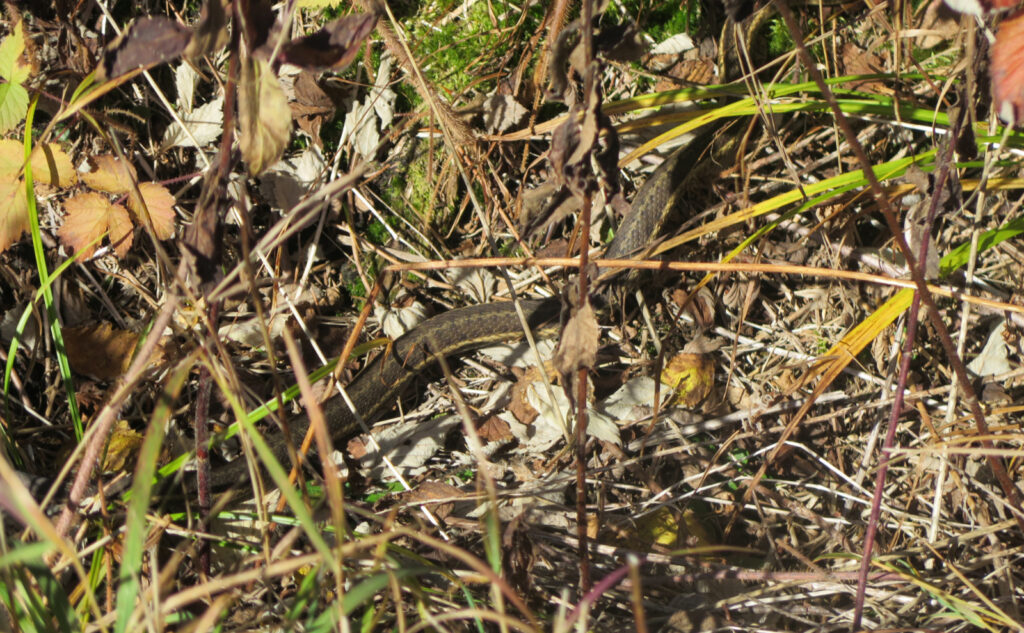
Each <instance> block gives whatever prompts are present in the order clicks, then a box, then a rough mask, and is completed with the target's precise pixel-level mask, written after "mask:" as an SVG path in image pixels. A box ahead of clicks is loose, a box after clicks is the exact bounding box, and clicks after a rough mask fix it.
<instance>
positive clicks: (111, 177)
mask: <svg viewBox="0 0 1024 633" xmlns="http://www.w3.org/2000/svg"><path fill="white" fill-rule="evenodd" d="M89 162H90V164H91V165H92V167H93V169H92V171H90V172H88V173H85V174H82V182H84V183H85V184H87V185H89V186H90V187H92V188H93V189H98V190H100V191H106V192H107V193H113V194H116V195H121V194H125V193H128V192H129V191H131V190H132V183H133V182H136V181H137V180H138V177H137V175H136V172H135V167H133V166H132V165H130V164H129V163H128V162H126V161H123V160H121V159H119V158H117V157H116V156H114V155H113V154H101V155H99V156H94V157H93V158H92V160H90V161H89Z"/></svg>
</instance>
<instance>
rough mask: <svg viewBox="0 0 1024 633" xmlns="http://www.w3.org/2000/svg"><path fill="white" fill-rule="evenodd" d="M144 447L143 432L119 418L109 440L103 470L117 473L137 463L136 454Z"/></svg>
mask: <svg viewBox="0 0 1024 633" xmlns="http://www.w3.org/2000/svg"><path fill="white" fill-rule="evenodd" d="M141 447H142V434H141V433H139V432H138V431H135V430H133V429H132V427H130V426H129V425H128V422H127V421H126V420H118V421H117V423H116V424H115V425H114V430H113V432H112V433H111V434H110V440H109V441H108V442H107V454H106V457H105V458H104V460H103V471H104V472H108V473H116V472H119V471H122V470H124V469H125V467H126V466H129V465H132V464H134V463H135V456H136V455H137V454H138V452H139V448H141Z"/></svg>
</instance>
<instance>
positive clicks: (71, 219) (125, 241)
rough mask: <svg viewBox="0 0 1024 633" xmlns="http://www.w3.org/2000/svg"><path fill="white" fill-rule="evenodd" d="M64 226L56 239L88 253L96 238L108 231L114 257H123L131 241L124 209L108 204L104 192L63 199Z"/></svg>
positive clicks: (93, 247)
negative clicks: (115, 255)
mask: <svg viewBox="0 0 1024 633" xmlns="http://www.w3.org/2000/svg"><path fill="white" fill-rule="evenodd" d="M64 211H65V213H66V214H67V215H66V216H65V218H64V226H62V227H60V230H58V231H57V235H58V236H59V237H60V241H61V242H62V243H64V244H65V245H66V246H68V247H70V248H72V249H74V250H75V251H84V256H85V257H89V256H90V255H92V254H93V253H94V252H95V251H96V245H97V243H98V242H97V240H98V239H99V238H100V237H102V236H103V235H104V234H107V235H108V239H109V240H110V244H111V245H112V246H113V247H114V252H115V253H117V256H118V257H124V255H125V254H126V253H127V252H128V248H129V247H130V246H131V245H132V221H131V218H130V217H129V216H128V211H127V210H126V209H125V208H124V207H122V206H121V205H118V204H111V202H110V200H108V199H107V197H106V196H104V195H102V194H98V193H83V194H80V195H77V196H75V197H73V198H70V199H69V200H68V201H67V202H65V203H64Z"/></svg>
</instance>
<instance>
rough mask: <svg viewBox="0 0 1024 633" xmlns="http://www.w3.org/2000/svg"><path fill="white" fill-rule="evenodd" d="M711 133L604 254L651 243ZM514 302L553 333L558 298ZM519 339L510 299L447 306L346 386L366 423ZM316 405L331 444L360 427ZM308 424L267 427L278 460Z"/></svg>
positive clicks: (215, 485) (220, 477)
mask: <svg viewBox="0 0 1024 633" xmlns="http://www.w3.org/2000/svg"><path fill="white" fill-rule="evenodd" d="M715 132H716V129H715V126H710V127H709V128H708V129H705V130H704V131H702V132H699V133H698V135H697V137H696V139H695V140H693V141H691V142H690V143H688V144H686V145H685V146H684V147H683V148H681V149H680V150H677V151H676V152H674V153H673V154H672V155H671V156H669V157H668V158H667V159H666V160H665V161H664V162H663V163H662V164H661V165H660V166H659V167H658V168H657V169H656V170H655V171H654V172H653V173H652V174H651V176H650V177H648V179H647V180H646V181H645V182H644V184H643V186H641V188H640V189H639V190H638V191H637V194H636V196H635V198H634V202H633V209H632V213H631V214H630V215H628V216H627V217H626V219H625V220H624V221H623V223H622V225H621V226H620V228H619V231H618V232H617V233H616V236H615V239H614V240H613V241H612V244H611V245H610V246H609V248H608V250H607V253H606V256H607V257H609V258H626V257H636V256H638V255H641V254H642V252H643V250H644V249H645V248H646V247H647V246H649V245H650V243H651V240H652V238H653V237H654V236H655V235H656V234H657V233H659V232H660V231H661V229H662V227H663V226H664V224H665V222H666V220H667V219H668V218H669V217H671V215H672V214H673V212H674V210H675V209H676V208H677V207H678V206H679V205H680V204H681V202H682V201H683V199H684V197H685V192H686V191H687V190H688V188H689V187H688V185H689V183H690V182H691V180H692V174H693V173H695V172H694V170H693V168H694V166H695V164H696V163H697V162H698V161H699V160H700V158H701V156H702V154H703V153H704V152H705V150H706V149H707V148H708V147H710V145H711V141H712V139H713V135H714V133H715ZM598 263H600V262H598ZM519 305H520V306H521V307H522V310H523V313H524V315H525V317H526V322H527V324H528V325H529V327H530V328H531V330H533V332H534V334H535V335H536V336H538V337H542V336H550V335H553V334H555V333H557V327H556V326H557V325H558V316H559V313H560V310H561V306H560V301H559V300H558V299H557V298H553V299H542V300H521V301H519ZM522 337H523V327H522V322H521V321H520V319H519V316H518V315H517V314H516V311H515V307H514V305H513V304H512V302H502V303H491V304H483V305H477V306H470V307H467V308H459V309H455V310H449V311H447V312H444V313H442V314H439V315H437V316H435V317H433V318H430V319H427V320H426V321H424V322H423V323H421V324H419V325H418V326H416V327H415V328H413V329H412V330H410V331H409V332H407V333H406V334H404V335H402V336H400V337H399V338H397V339H395V340H394V341H393V343H392V344H391V345H390V346H389V349H388V350H386V351H385V352H383V353H381V354H379V355H378V356H377V357H376V358H374V359H373V360H372V361H370V363H369V364H367V365H366V367H364V368H363V370H362V371H360V372H359V374H357V375H356V377H355V378H354V379H353V380H352V382H351V383H349V385H348V387H347V388H346V391H347V393H348V395H349V398H350V399H351V400H352V403H353V405H354V406H355V408H356V410H358V411H359V413H360V416H361V417H362V418H363V419H364V420H367V421H370V420H373V419H374V418H376V417H377V416H379V415H380V414H382V413H384V412H385V411H386V410H388V409H390V408H392V407H393V406H394V403H395V401H396V399H397V398H398V397H400V396H401V393H402V391H403V390H404V389H405V387H406V386H407V385H408V384H409V382H410V381H411V380H412V379H413V378H414V377H416V376H418V375H420V374H421V373H422V372H423V371H424V370H426V369H428V368H429V367H430V366H431V365H432V364H434V363H435V362H437V359H438V358H440V357H448V356H453V355H456V354H461V353H464V352H467V351H470V350H473V349H478V348H480V347H484V346H486V345H489V344H493V343H496V342H502V341H512V340H516V339H521V338H522ZM322 409H323V414H324V418H325V420H326V423H327V428H328V431H329V433H330V436H331V440H332V441H333V442H334V443H335V444H336V445H337V444H339V443H341V442H344V441H346V440H348V439H350V438H351V437H353V436H355V435H357V434H358V433H359V432H360V431H361V427H360V425H359V423H358V421H357V419H356V417H355V416H354V415H353V414H352V411H351V410H350V409H349V407H348V405H347V404H346V403H345V401H344V400H343V399H342V398H340V397H334V398H332V399H330V400H328V401H327V402H325V403H324V404H323V405H322ZM309 425H310V421H309V417H308V416H306V415H302V416H299V417H297V418H295V419H293V420H291V421H290V423H289V424H288V425H287V427H288V432H287V433H274V434H271V435H268V436H267V437H266V438H265V439H266V442H267V445H268V446H269V447H270V449H271V451H272V452H273V454H274V457H275V458H276V459H277V460H278V461H279V462H281V463H282V464H288V463H289V450H288V446H289V443H290V444H291V445H292V446H293V447H297V446H299V445H300V444H301V442H302V439H303V438H304V437H305V435H306V432H307V430H308V429H309ZM247 475H248V465H247V464H246V460H245V459H236V460H234V461H232V462H231V463H229V464H226V465H222V466H220V467H217V468H214V469H213V470H212V473H211V477H210V481H211V487H212V489H213V490H215V491H222V490H226V489H229V488H232V487H237V486H239V485H240V483H241V482H245V481H247V479H248V476H247Z"/></svg>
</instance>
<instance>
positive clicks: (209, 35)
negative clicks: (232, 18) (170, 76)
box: [185, 0, 228, 59]
mask: <svg viewBox="0 0 1024 633" xmlns="http://www.w3.org/2000/svg"><path fill="white" fill-rule="evenodd" d="M227 19H228V18H227V2H226V0H206V2H204V3H203V8H202V9H200V11H199V21H198V22H197V23H196V25H195V27H194V28H193V33H192V41H191V42H189V43H188V46H186V47H185V57H187V58H188V59H199V58H200V57H202V56H203V55H209V54H211V53H215V52H217V51H219V50H220V49H222V48H224V47H225V46H226V45H227V43H228V29H227Z"/></svg>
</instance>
